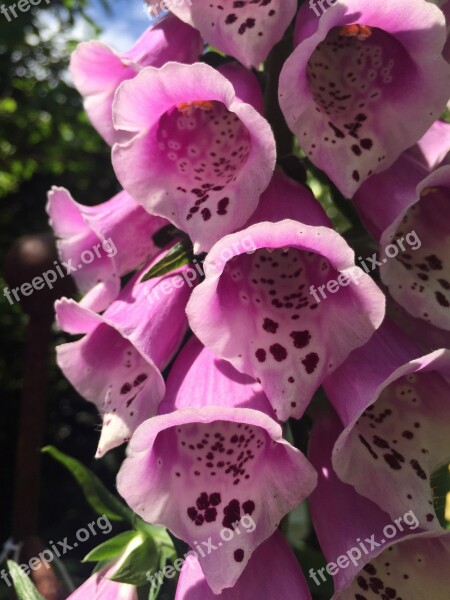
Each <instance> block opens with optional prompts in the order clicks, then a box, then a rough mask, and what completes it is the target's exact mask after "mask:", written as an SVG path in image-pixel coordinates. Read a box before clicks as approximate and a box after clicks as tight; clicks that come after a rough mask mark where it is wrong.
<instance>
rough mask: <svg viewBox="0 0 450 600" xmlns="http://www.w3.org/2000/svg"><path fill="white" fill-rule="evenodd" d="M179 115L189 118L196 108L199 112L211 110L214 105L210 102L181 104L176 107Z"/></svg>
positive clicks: (197, 101)
mask: <svg viewBox="0 0 450 600" xmlns="http://www.w3.org/2000/svg"><path fill="white" fill-rule="evenodd" d="M177 108H178V110H179V111H180V113H182V114H183V115H185V116H186V117H190V116H191V115H192V113H193V112H194V110H195V109H196V108H199V109H200V110H212V109H213V108H214V103H213V102H211V101H210V100H193V101H192V102H182V103H181V104H179V105H178V106H177Z"/></svg>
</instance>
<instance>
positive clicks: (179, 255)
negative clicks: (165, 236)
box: [141, 241, 193, 283]
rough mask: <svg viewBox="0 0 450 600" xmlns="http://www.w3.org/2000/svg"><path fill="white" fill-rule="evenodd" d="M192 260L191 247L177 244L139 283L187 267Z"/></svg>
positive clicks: (183, 243)
mask: <svg viewBox="0 0 450 600" xmlns="http://www.w3.org/2000/svg"><path fill="white" fill-rule="evenodd" d="M192 258H193V255H192V246H191V245H189V246H188V245H187V244H186V242H185V241H183V242H178V243H177V244H175V246H173V248H171V249H170V250H169V252H168V253H167V254H166V255H165V256H164V258H162V259H161V260H160V261H159V262H158V263H156V265H153V267H152V268H151V269H150V270H149V271H148V272H147V273H146V274H145V275H144V277H143V278H142V279H141V283H143V282H144V281H148V280H149V279H153V278H154V277H162V276H163V275H167V273H171V272H172V271H175V270H176V269H179V268H180V267H183V266H184V265H188V264H189V263H190V262H191V260H192Z"/></svg>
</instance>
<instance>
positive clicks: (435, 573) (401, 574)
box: [338, 536, 450, 600]
mask: <svg viewBox="0 0 450 600" xmlns="http://www.w3.org/2000/svg"><path fill="white" fill-rule="evenodd" d="M449 541H450V540H449V537H448V536H447V538H445V537H444V538H435V539H427V538H425V539H420V538H419V539H415V540H409V541H404V542H400V543H399V544H396V545H394V546H390V547H389V548H387V549H386V550H384V551H383V552H382V553H381V554H380V555H379V556H378V557H377V558H375V559H374V560H372V561H371V562H369V563H368V564H367V565H365V566H364V568H363V569H362V570H361V571H360V573H359V575H358V576H357V577H356V578H355V580H354V581H353V583H352V585H351V586H350V587H349V588H348V590H345V591H344V592H342V593H341V594H339V595H338V598H339V600H380V598H386V599H389V600H409V599H413V598H429V597H430V595H429V594H430V589H433V600H447V598H448V581H446V578H445V577H443V572H442V568H443V566H444V565H445V564H446V563H447V562H448V560H449V558H450V556H449V552H450V544H449ZM444 570H445V567H444ZM436 582H439V583H440V585H437V586H436V585H435V584H436Z"/></svg>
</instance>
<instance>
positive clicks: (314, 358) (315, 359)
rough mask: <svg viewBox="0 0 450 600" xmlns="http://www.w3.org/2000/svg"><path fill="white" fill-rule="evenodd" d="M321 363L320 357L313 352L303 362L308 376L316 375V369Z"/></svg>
mask: <svg viewBox="0 0 450 600" xmlns="http://www.w3.org/2000/svg"><path fill="white" fill-rule="evenodd" d="M318 363H319V356H318V354H316V353H315V352H311V353H310V354H308V355H307V356H306V358H305V359H303V360H302V364H303V365H304V366H305V369H306V372H307V373H308V375H311V373H314V371H315V370H316V367H317V365H318Z"/></svg>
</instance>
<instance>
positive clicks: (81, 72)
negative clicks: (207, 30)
mask: <svg viewBox="0 0 450 600" xmlns="http://www.w3.org/2000/svg"><path fill="white" fill-rule="evenodd" d="M201 51H202V41H201V38H200V36H199V34H198V32H197V31H195V29H192V27H190V26H189V25H186V24H185V23H183V22H182V21H179V20H178V19H177V18H176V17H173V16H169V17H167V18H166V19H163V20H162V21H159V22H158V23H156V24H155V25H153V26H152V27H149V28H148V29H147V30H146V31H145V32H144V34H143V35H142V36H141V37H140V38H139V39H138V40H137V42H136V44H135V45H134V46H133V47H132V48H131V49H130V50H128V51H127V52H117V51H115V50H113V49H112V48H110V47H109V46H107V45H106V44H104V43H103V42H100V41H98V40H92V41H90V42H82V43H81V44H78V46H77V48H76V50H75V52H74V53H73V54H72V56H71V60H70V74H71V77H72V81H73V83H74V85H75V87H76V88H77V90H78V91H79V92H80V94H81V95H82V96H83V98H84V108H85V110H86V112H87V114H88V116H89V118H90V120H91V123H92V125H93V126H94V127H95V129H96V130H97V131H98V132H99V134H100V135H101V136H102V137H103V139H104V140H105V141H106V142H107V143H108V144H110V145H112V144H114V142H117V141H119V140H120V139H121V138H120V134H119V133H118V132H117V131H116V130H115V129H114V126H113V122H112V103H113V100H114V94H115V93H116V90H117V88H118V87H119V85H120V84H121V83H122V82H123V81H126V80H127V79H132V78H133V77H135V76H136V73H138V72H139V71H140V70H141V69H142V68H144V67H147V66H153V67H162V66H163V65H164V64H165V63H166V62H167V61H169V60H174V61H179V62H185V63H192V62H195V61H196V60H198V57H199V55H200V53H201Z"/></svg>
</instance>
